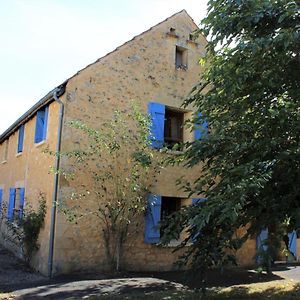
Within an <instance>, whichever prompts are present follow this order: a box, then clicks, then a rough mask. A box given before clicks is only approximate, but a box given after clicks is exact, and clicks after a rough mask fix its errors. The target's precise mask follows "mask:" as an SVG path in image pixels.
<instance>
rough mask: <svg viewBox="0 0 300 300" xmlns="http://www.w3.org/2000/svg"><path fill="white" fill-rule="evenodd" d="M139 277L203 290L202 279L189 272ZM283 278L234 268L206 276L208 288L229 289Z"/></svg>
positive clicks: (214, 271) (140, 275) (213, 271)
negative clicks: (167, 281)
mask: <svg viewBox="0 0 300 300" xmlns="http://www.w3.org/2000/svg"><path fill="white" fill-rule="evenodd" d="M136 275H138V276H139V277H142V276H143V275H147V276H149V275H150V276H151V277H155V278H160V279H164V280H169V281H173V282H178V283H181V284H184V285H186V286H188V287H189V288H193V289H194V288H201V278H200V277H199V276H191V275H190V274H189V273H187V272H183V271H176V272H159V273H151V274H149V273H138V274H136ZM282 279H283V278H282V277H280V276H278V275H275V274H266V273H257V272H255V271H254V270H247V269H242V268H232V269H224V270H223V271H220V270H212V271H209V272H208V274H207V276H206V286H207V287H229V286H232V285H239V284H250V283H258V282H269V281H273V280H282Z"/></svg>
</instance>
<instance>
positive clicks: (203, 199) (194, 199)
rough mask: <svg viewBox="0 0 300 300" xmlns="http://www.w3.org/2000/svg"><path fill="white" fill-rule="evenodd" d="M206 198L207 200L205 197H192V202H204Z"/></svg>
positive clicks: (194, 203)
mask: <svg viewBox="0 0 300 300" xmlns="http://www.w3.org/2000/svg"><path fill="white" fill-rule="evenodd" d="M206 200H207V199H206V198H193V199H192V204H193V205H196V204H199V203H201V202H205V201H206Z"/></svg>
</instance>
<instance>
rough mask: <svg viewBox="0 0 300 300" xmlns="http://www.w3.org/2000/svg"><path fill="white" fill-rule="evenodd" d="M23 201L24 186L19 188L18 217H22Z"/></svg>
mask: <svg viewBox="0 0 300 300" xmlns="http://www.w3.org/2000/svg"><path fill="white" fill-rule="evenodd" d="M24 201H25V188H20V203H19V219H20V220H21V219H22V218H23V209H24Z"/></svg>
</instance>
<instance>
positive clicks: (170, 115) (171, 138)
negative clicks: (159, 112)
mask: <svg viewBox="0 0 300 300" xmlns="http://www.w3.org/2000/svg"><path fill="white" fill-rule="evenodd" d="M185 113H186V112H185V111H183V110H180V109H176V108H172V107H169V106H166V108H165V116H164V118H165V122H164V145H165V146H166V147H167V148H170V149H172V148H173V147H174V145H176V144H182V143H183V142H184V120H185ZM172 119H176V120H177V123H178V124H179V126H177V127H178V128H176V133H175V132H174V127H176V126H174V124H172ZM168 120H169V123H168ZM172 125H173V128H172ZM168 131H169V132H168ZM176 136H179V137H176Z"/></svg>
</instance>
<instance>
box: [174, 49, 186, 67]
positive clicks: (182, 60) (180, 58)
mask: <svg viewBox="0 0 300 300" xmlns="http://www.w3.org/2000/svg"><path fill="white" fill-rule="evenodd" d="M175 68H176V70H187V69H188V49H187V48H184V47H181V46H178V45H176V46H175Z"/></svg>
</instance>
